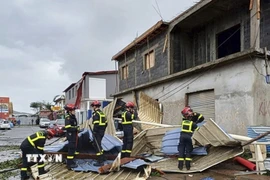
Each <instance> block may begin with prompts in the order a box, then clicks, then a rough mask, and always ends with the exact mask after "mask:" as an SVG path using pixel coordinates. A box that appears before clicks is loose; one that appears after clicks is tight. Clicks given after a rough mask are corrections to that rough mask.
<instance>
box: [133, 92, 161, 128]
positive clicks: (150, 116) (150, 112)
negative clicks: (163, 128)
mask: <svg viewBox="0 0 270 180" xmlns="http://www.w3.org/2000/svg"><path fill="white" fill-rule="evenodd" d="M139 101H140V105H139V111H138V116H139V118H140V120H141V121H146V122H151V123H159V124H161V117H162V114H161V111H160V109H159V102H158V101H156V100H155V99H153V98H151V97H149V96H148V95H146V94H145V93H143V92H140V100H139ZM154 127H155V126H154V125H148V124H141V128H142V129H143V130H144V129H149V128H154Z"/></svg>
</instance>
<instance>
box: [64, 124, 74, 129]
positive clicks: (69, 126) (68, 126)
mask: <svg viewBox="0 0 270 180" xmlns="http://www.w3.org/2000/svg"><path fill="white" fill-rule="evenodd" d="M65 128H66V129H67V128H77V126H71V125H70V124H69V125H66V126H65Z"/></svg>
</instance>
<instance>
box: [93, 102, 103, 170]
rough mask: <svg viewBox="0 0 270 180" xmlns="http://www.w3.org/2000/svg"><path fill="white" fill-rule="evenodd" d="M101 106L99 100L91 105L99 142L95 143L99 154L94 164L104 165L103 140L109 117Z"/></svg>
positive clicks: (95, 131) (94, 132)
mask: <svg viewBox="0 0 270 180" xmlns="http://www.w3.org/2000/svg"><path fill="white" fill-rule="evenodd" d="M100 106H101V104H100V102H99V101H97V100H96V101H93V102H92V103H91V107H92V108H93V110H94V112H93V114H92V119H93V121H92V123H93V124H94V128H93V134H94V138H96V142H97V144H96V143H94V146H95V149H96V155H97V162H96V163H94V166H103V165H104V161H105V156H104V154H103V153H104V150H103V149H102V146H101V142H102V138H103V137H104V134H105V130H106V127H107V119H106V116H105V114H104V113H103V112H102V111H101V110H100ZM94 142H95V141H94Z"/></svg>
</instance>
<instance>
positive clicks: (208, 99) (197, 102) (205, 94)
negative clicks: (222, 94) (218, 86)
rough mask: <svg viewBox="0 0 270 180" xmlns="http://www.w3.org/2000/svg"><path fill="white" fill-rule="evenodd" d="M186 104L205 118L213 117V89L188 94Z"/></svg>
mask: <svg viewBox="0 0 270 180" xmlns="http://www.w3.org/2000/svg"><path fill="white" fill-rule="evenodd" d="M188 105H190V106H191V108H192V109H193V110H194V112H198V113H201V114H202V115H203V116H204V118H205V119H209V118H212V119H215V94H214V91H202V92H196V93H192V94H188Z"/></svg>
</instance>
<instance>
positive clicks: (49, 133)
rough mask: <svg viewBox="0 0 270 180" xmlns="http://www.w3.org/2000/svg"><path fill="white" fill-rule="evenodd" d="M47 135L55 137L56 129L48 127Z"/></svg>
mask: <svg viewBox="0 0 270 180" xmlns="http://www.w3.org/2000/svg"><path fill="white" fill-rule="evenodd" d="M47 135H48V136H51V137H54V136H55V133H54V131H53V130H52V129H47Z"/></svg>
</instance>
